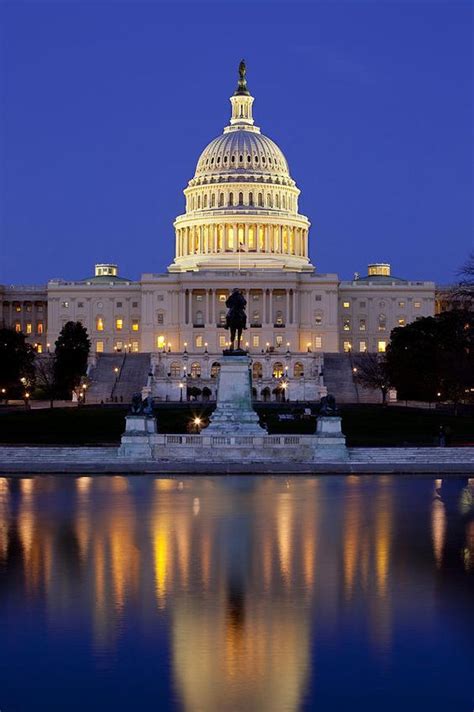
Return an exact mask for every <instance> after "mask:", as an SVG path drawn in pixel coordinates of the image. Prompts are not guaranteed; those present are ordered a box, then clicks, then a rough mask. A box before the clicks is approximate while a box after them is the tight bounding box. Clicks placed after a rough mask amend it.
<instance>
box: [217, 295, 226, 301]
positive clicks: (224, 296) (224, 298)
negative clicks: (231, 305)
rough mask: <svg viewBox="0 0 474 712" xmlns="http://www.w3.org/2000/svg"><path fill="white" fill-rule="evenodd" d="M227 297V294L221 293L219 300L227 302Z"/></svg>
mask: <svg viewBox="0 0 474 712" xmlns="http://www.w3.org/2000/svg"><path fill="white" fill-rule="evenodd" d="M226 299H227V296H226V295H225V294H219V301H220V302H225V301H226Z"/></svg>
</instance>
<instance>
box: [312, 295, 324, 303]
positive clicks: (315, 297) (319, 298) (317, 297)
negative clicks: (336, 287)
mask: <svg viewBox="0 0 474 712" xmlns="http://www.w3.org/2000/svg"><path fill="white" fill-rule="evenodd" d="M314 299H315V301H316V302H320V301H321V299H322V297H321V295H320V294H316V295H315V296H314Z"/></svg>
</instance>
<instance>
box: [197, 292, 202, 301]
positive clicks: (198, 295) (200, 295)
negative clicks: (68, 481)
mask: <svg viewBox="0 0 474 712" xmlns="http://www.w3.org/2000/svg"><path fill="white" fill-rule="evenodd" d="M202 300H203V295H202V294H196V301H197V302H202Z"/></svg>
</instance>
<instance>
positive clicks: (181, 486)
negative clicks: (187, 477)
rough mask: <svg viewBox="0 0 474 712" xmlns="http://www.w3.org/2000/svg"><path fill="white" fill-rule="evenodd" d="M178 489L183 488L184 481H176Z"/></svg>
mask: <svg viewBox="0 0 474 712" xmlns="http://www.w3.org/2000/svg"><path fill="white" fill-rule="evenodd" d="M178 489H179V491H180V492H181V491H182V490H183V489H184V482H178Z"/></svg>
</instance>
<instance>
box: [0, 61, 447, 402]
mask: <svg viewBox="0 0 474 712" xmlns="http://www.w3.org/2000/svg"><path fill="white" fill-rule="evenodd" d="M253 101H254V99H253V97H252V96H251V95H250V92H249V89H248V87H247V82H246V77H245V69H244V68H243V67H242V66H241V72H240V78H239V82H238V85H237V89H236V91H235V92H234V94H233V95H232V97H231V98H230V102H231V118H230V122H229V124H228V126H226V127H225V128H224V130H223V133H222V134H221V135H220V136H218V137H217V138H215V139H214V140H213V141H211V143H210V144H209V145H208V146H207V147H206V148H205V149H204V151H203V152H202V154H201V156H200V157H199V159H198V162H197V166H196V171H195V174H194V176H193V177H192V178H191V180H190V181H189V182H188V185H187V187H186V188H185V190H184V195H185V212H184V213H183V214H182V215H179V216H178V217H177V218H176V220H175V223H174V228H175V245H176V247H175V259H174V261H173V263H172V264H171V265H170V266H169V267H168V270H167V272H166V273H164V274H154V273H144V274H143V275H142V277H141V279H140V280H138V281H133V280H129V279H126V278H123V277H121V276H120V275H119V274H118V268H117V266H116V265H113V264H110V265H108V264H105V265H104V264H101V265H96V269H95V274H94V276H93V277H91V278H89V279H86V280H81V281H74V282H67V281H62V280H52V281H50V282H49V283H48V285H47V290H46V291H42V292H41V293H40V292H38V293H37V294H35V296H34V300H33V301H32V300H31V299H30V302H31V303H32V304H35V305H38V308H39V305H40V303H41V304H42V305H43V308H45V307H46V304H47V320H46V314H45V319H44V321H43V322H41V320H39V318H38V316H37V313H36V312H35V319H36V321H35V319H32V321H31V326H28V324H30V322H29V321H28V320H27V319H26V316H25V315H26V314H27V312H23V311H22V312H21V315H22V319H20V318H19V317H17V318H16V321H15V315H18V314H20V312H14V311H11V304H12V299H13V296H12V294H9V293H8V294H7V291H5V290H4V292H3V293H2V294H1V298H2V300H3V309H2V313H3V319H4V324H5V325H12V324H15V328H17V325H18V324H20V327H21V329H24V328H27V329H29V328H31V329H33V330H35V329H38V328H40V327H39V324H40V323H42V324H43V326H42V327H41V329H42V330H43V331H42V332H41V334H40V333H37V332H36V331H35V333H34V337H35V339H34V340H35V341H36V343H37V344H38V346H39V348H38V350H44V349H45V348H47V344H54V342H55V341H56V339H57V338H58V335H59V333H60V330H61V328H62V327H63V325H64V324H65V323H66V322H67V321H70V320H73V321H81V322H82V323H83V324H84V326H85V327H86V328H87V331H88V333H89V335H90V338H91V341H92V351H93V354H96V355H99V354H101V353H118V354H120V353H128V352H132V353H133V352H135V353H138V352H141V353H149V354H150V367H151V372H152V373H153V378H151V377H150V378H151V380H150V379H149V384H148V386H149V388H150V389H151V392H152V393H153V394H154V395H155V396H157V397H160V398H170V399H171V398H173V399H174V398H176V397H178V394H179V395H181V393H182V390H183V387H184V386H180V384H182V383H183V378H185V379H186V382H188V380H189V379H190V378H192V379H194V380H195V381H197V382H198V383H199V384H200V388H198V390H200V391H201V392H203V391H204V389H206V394H207V395H209V393H208V392H209V391H210V394H211V395H210V397H213V396H214V394H215V375H216V369H217V368H218V363H219V358H220V356H221V354H222V349H223V348H225V347H226V346H227V344H228V331H227V330H226V329H225V328H224V327H225V315H226V307H225V301H226V299H227V296H228V295H229V294H230V292H231V291H232V289H233V288H234V287H236V286H237V287H239V288H241V289H242V291H243V293H244V295H245V298H246V300H247V317H248V327H247V330H246V331H245V333H244V342H245V345H246V348H247V349H248V351H249V353H250V355H251V357H252V361H253V367H254V382H255V383H256V384H257V385H258V393H257V396H258V397H259V398H260V397H265V398H266V397H267V395H268V390H269V391H270V393H273V391H275V390H278V388H279V385H278V384H279V383H280V381H281V379H282V378H283V379H284V377H285V374H291V377H292V378H293V379H294V381H295V385H294V387H293V389H292V390H293V397H294V398H301V399H308V398H310V397H311V398H313V397H318V395H320V394H321V393H322V392H323V390H324V386H323V379H322V377H321V373H322V370H323V355H324V353H325V352H330V353H336V352H345V351H346V352H347V351H354V352H363V351H384V350H385V347H386V345H387V343H388V339H389V335H390V331H391V330H392V329H393V328H394V327H396V326H403V325H404V324H406V323H408V322H410V321H412V320H413V319H415V318H416V317H417V316H427V315H432V314H434V309H435V301H434V296H435V295H434V284H433V283H432V282H413V281H412V282H410V281H407V280H404V279H400V278H397V277H392V276H391V274H390V266H389V265H387V264H373V265H370V266H369V269H368V274H367V276H366V277H362V278H354V280H353V281H350V282H347V281H342V282H341V281H340V280H339V279H338V276H337V274H335V273H331V274H320V273H318V272H317V271H316V270H315V268H314V266H313V265H312V264H311V262H310V259H309V251H308V241H309V228H310V222H309V220H308V218H307V217H306V216H304V215H301V214H300V213H299V210H298V197H299V193H300V191H299V189H298V187H297V185H296V183H295V181H294V179H293V178H292V176H291V174H290V170H289V167H288V164H287V161H286V159H285V157H284V155H283V153H282V151H281V150H280V148H279V147H278V146H277V145H276V144H275V143H274V142H273V141H272V140H271V139H270V138H268V137H266V136H264V135H263V134H262V133H261V131H260V128H259V127H257V126H256V125H255V123H254V119H253V112H252V108H253ZM16 301H17V302H18V301H21V300H19V298H18V299H17V300H16ZM26 303H27V302H25V304H26ZM22 304H23V302H22ZM15 308H16V307H15ZM23 308H26V307H22V309H23ZM38 313H39V312H38ZM23 316H25V318H24V319H23ZM46 327H47V331H46ZM31 336H32V338H33V332H31ZM36 336H38V337H39V336H41V337H42V338H41V339H39V338H36ZM43 337H44V338H43ZM275 374H278V375H275ZM295 374H298V375H295ZM275 383H276V385H275ZM196 388H197V386H196Z"/></svg>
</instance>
